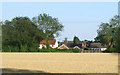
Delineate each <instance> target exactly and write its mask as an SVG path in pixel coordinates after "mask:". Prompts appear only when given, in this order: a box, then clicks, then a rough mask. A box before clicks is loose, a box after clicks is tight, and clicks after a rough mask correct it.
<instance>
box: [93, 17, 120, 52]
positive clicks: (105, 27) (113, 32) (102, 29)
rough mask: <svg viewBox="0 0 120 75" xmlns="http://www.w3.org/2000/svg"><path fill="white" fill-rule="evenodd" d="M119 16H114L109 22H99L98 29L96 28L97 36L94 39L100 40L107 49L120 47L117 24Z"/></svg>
mask: <svg viewBox="0 0 120 75" xmlns="http://www.w3.org/2000/svg"><path fill="white" fill-rule="evenodd" d="M118 19H119V16H117V15H116V16H114V18H112V19H111V20H110V22H109V23H101V24H100V26H99V29H98V30H97V33H98V35H97V37H96V38H95V40H97V41H99V42H101V43H102V44H103V45H107V46H108V49H110V48H115V49H117V50H118V49H120V48H118V46H119V45H120V44H119V43H118V42H120V35H119V34H120V30H119V28H120V26H119V20H118Z"/></svg>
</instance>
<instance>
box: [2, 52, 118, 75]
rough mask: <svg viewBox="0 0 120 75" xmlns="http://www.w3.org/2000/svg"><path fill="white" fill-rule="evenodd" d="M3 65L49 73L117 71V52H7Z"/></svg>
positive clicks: (3, 55)
mask: <svg viewBox="0 0 120 75" xmlns="http://www.w3.org/2000/svg"><path fill="white" fill-rule="evenodd" d="M0 54H1V55H2V66H1V67H0V68H13V69H21V70H37V71H43V72H48V73H117V72H118V54H117V53H18V52H13V53H9V52H8V53H7V52H2V53H0Z"/></svg>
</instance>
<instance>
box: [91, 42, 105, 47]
mask: <svg viewBox="0 0 120 75" xmlns="http://www.w3.org/2000/svg"><path fill="white" fill-rule="evenodd" d="M89 48H107V46H103V45H102V44H101V43H91V44H90V47H89Z"/></svg>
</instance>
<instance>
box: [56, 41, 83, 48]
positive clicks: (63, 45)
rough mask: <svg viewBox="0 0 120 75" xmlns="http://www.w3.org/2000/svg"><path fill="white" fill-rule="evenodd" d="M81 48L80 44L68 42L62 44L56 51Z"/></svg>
mask: <svg viewBox="0 0 120 75" xmlns="http://www.w3.org/2000/svg"><path fill="white" fill-rule="evenodd" d="M81 47H82V44H75V43H72V42H68V43H64V44H62V45H61V46H60V47H58V49H72V48H73V49H76V48H78V49H80V48H81Z"/></svg>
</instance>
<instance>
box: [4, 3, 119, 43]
mask: <svg viewBox="0 0 120 75" xmlns="http://www.w3.org/2000/svg"><path fill="white" fill-rule="evenodd" d="M43 13H47V14H49V15H50V16H52V17H55V18H58V20H59V22H60V23H62V24H63V25H64V30H63V31H62V32H60V36H59V37H57V38H56V40H58V41H63V40H64V39H65V38H67V39H68V40H69V41H72V40H73V37H74V36H77V37H78V38H79V39H80V40H85V39H86V40H94V38H95V37H96V36H97V32H96V31H97V29H98V28H99V25H100V24H101V23H102V22H109V21H110V19H111V18H113V17H114V16H115V15H117V14H118V2H3V3H2V21H5V20H11V19H12V18H14V17H24V16H27V17H29V18H30V19H31V18H32V17H35V16H38V15H39V14H43Z"/></svg>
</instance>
